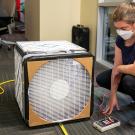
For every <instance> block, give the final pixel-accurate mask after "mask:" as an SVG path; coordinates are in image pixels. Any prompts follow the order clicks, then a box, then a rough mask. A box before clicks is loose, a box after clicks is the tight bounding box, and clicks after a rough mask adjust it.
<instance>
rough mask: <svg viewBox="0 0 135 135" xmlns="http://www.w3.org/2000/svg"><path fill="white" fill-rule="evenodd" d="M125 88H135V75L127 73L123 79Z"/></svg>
mask: <svg viewBox="0 0 135 135" xmlns="http://www.w3.org/2000/svg"><path fill="white" fill-rule="evenodd" d="M122 84H123V88H124V89H130V88H131V89H134V90H135V76H132V75H125V76H124V77H123V80H122Z"/></svg>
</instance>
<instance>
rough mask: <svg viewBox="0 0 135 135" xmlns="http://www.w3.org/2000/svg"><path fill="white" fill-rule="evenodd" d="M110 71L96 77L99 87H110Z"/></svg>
mask: <svg viewBox="0 0 135 135" xmlns="http://www.w3.org/2000/svg"><path fill="white" fill-rule="evenodd" d="M110 80H111V70H107V71H104V72H102V73H100V74H99V75H97V77H96V82H97V84H98V85H99V86H101V87H104V88H107V89H110V85H111V81H110Z"/></svg>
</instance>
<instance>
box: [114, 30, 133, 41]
mask: <svg viewBox="0 0 135 135" xmlns="http://www.w3.org/2000/svg"><path fill="white" fill-rule="evenodd" d="M116 32H117V34H118V35H119V36H121V37H122V38H123V39H124V40H127V39H130V38H131V37H132V36H133V34H134V32H133V31H132V30H130V31H126V30H120V29H117V30H116Z"/></svg>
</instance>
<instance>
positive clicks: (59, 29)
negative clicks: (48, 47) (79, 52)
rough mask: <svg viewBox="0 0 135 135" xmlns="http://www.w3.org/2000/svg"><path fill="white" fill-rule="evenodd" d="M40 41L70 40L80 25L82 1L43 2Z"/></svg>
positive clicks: (53, 0)
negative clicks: (78, 24) (74, 26)
mask: <svg viewBox="0 0 135 135" xmlns="http://www.w3.org/2000/svg"><path fill="white" fill-rule="evenodd" d="M40 2H41V3H42V4H40V40H69V41H71V28H72V26H73V25H74V24H77V23H80V0H41V1H40Z"/></svg>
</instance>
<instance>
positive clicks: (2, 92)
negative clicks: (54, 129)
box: [0, 80, 68, 135]
mask: <svg viewBox="0 0 135 135" xmlns="http://www.w3.org/2000/svg"><path fill="white" fill-rule="evenodd" d="M14 81H15V80H8V81H5V82H2V83H0V95H2V94H4V92H5V90H4V89H3V88H2V86H1V85H4V84H7V83H10V82H14ZM59 126H60V128H61V130H62V132H63V134H64V135H68V132H67V130H66V128H65V127H64V125H63V124H59Z"/></svg>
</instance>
